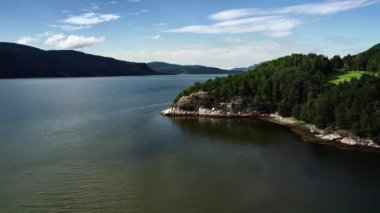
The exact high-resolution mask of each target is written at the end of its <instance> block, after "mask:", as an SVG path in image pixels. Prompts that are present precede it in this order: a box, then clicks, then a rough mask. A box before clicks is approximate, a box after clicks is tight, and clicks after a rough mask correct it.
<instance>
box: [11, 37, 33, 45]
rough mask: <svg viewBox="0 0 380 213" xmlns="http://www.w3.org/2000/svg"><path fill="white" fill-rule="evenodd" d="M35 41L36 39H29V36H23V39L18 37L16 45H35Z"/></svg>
mask: <svg viewBox="0 0 380 213" xmlns="http://www.w3.org/2000/svg"><path fill="white" fill-rule="evenodd" d="M37 41H38V39H37V38H33V37H29V36H23V37H20V38H19V39H17V41H16V43H18V44H24V45H28V44H32V43H35V42H37Z"/></svg>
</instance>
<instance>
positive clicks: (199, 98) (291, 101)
mask: <svg viewBox="0 0 380 213" xmlns="http://www.w3.org/2000/svg"><path fill="white" fill-rule="evenodd" d="M377 49H378V46H375V48H371V49H370V50H369V51H366V52H364V53H362V54H358V56H362V55H366V56H368V58H372V59H374V60H375V61H378V60H379V59H380V58H379V57H380V55H377V54H375V53H376V52H377V51H378V50H377ZM338 72H341V71H339V70H337V69H336V67H335V61H334V59H329V58H327V57H325V56H323V55H316V54H308V55H303V54H293V55H290V56H286V57H281V58H279V59H276V60H272V61H268V62H264V63H261V64H259V65H257V66H256V67H255V68H254V69H253V70H251V71H248V72H244V73H240V74H236V75H230V76H228V77H223V78H216V79H215V80H210V81H207V82H205V83H196V84H194V85H193V86H191V87H189V88H188V89H186V90H184V91H182V92H181V93H179V94H178V96H177V97H176V98H175V100H174V102H173V107H174V108H173V110H172V111H167V112H168V113H169V114H170V113H171V112H176V111H178V112H180V113H179V114H180V115H181V114H183V113H182V112H183V111H189V112H190V114H191V113H193V112H196V113H195V114H197V113H203V114H204V112H207V113H210V114H213V113H214V114H215V112H217V114H218V113H219V114H218V116H224V115H226V116H227V115H231V114H232V115H243V114H252V113H259V114H274V113H278V114H279V115H280V116H282V117H284V118H286V117H293V118H296V119H297V120H299V121H303V122H306V123H309V124H312V125H315V126H316V127H318V128H319V129H326V128H328V129H330V130H333V131H335V130H346V131H349V132H350V133H352V134H354V135H355V136H360V137H368V138H371V139H373V140H374V141H375V142H377V143H379V142H380V78H379V77H377V75H374V74H367V73H365V72H361V78H360V79H359V78H352V79H351V81H349V82H348V81H344V82H342V83H337V84H332V83H330V82H329V81H330V80H331V78H330V76H332V75H334V74H336V73H338ZM207 113H206V114H207ZM164 114H165V113H164ZM173 114H175V113H173ZM185 114H188V113H187V112H186V113H185ZM348 141H349V140H348ZM346 142H347V140H346V141H345V143H346ZM342 143H343V142H342ZM353 144H355V143H353Z"/></svg>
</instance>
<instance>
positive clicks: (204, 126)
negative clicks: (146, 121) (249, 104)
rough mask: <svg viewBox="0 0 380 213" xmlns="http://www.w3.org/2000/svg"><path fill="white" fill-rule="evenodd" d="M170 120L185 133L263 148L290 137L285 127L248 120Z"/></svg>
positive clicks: (180, 118) (177, 118)
mask: <svg viewBox="0 0 380 213" xmlns="http://www.w3.org/2000/svg"><path fill="white" fill-rule="evenodd" d="M168 119H170V121H171V122H172V123H173V124H176V125H178V126H179V127H180V128H181V129H182V130H183V131H184V132H187V133H190V134H199V135H204V136H209V137H213V138H214V139H221V140H225V141H229V142H233V143H247V144H251V145H260V146H263V145H268V144H269V143H271V142H272V143H273V142H276V141H281V139H282V136H284V135H289V131H288V130H287V129H286V128H284V127H281V126H276V125H273V124H271V123H268V122H264V121H260V120H252V119H248V118H247V119H244V118H243V119H237V118H208V117H199V118H194V117H191V118H185V117H171V118H168ZM275 127H277V129H276V130H275V131H276V134H272V133H273V131H274V128H275Z"/></svg>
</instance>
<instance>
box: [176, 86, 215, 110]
mask: <svg viewBox="0 0 380 213" xmlns="http://www.w3.org/2000/svg"><path fill="white" fill-rule="evenodd" d="M210 101H211V96H210V95H209V94H208V93H207V92H204V91H199V92H196V93H192V94H190V95H189V96H183V97H181V98H180V99H179V100H178V101H177V103H176V104H175V106H176V108H178V109H181V110H193V111H197V110H198V109H199V108H201V107H207V106H209V105H210V104H211V103H210Z"/></svg>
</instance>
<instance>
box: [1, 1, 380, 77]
mask: <svg viewBox="0 0 380 213" xmlns="http://www.w3.org/2000/svg"><path fill="white" fill-rule="evenodd" d="M379 24H380V0H308V1H307V0H302V1H301V0H292V1H290V0H262V1H258V0H0V41H5V42H15V43H20V44H25V45H30V46H34V47H38V48H41V49H45V50H51V49H70V50H78V51H82V52H86V53H90V54H96V55H102V56H109V57H114V58H117V59H121V60H126V61H134V62H151V61H164V62H169V63H177V64H186V65H192V64H199V65H206V66H214V67H219V68H228V69H229V68H236V67H247V66H251V65H253V64H256V63H260V62H263V61H266V60H271V59H275V58H277V57H280V56H284V55H288V54H291V53H318V54H324V55H326V56H329V57H332V56H334V55H342V56H343V55H346V54H355V53H359V52H361V51H364V50H366V49H368V48H370V47H371V46H373V45H375V44H377V43H380V37H379V35H380V27H379V26H380V25H379Z"/></svg>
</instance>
